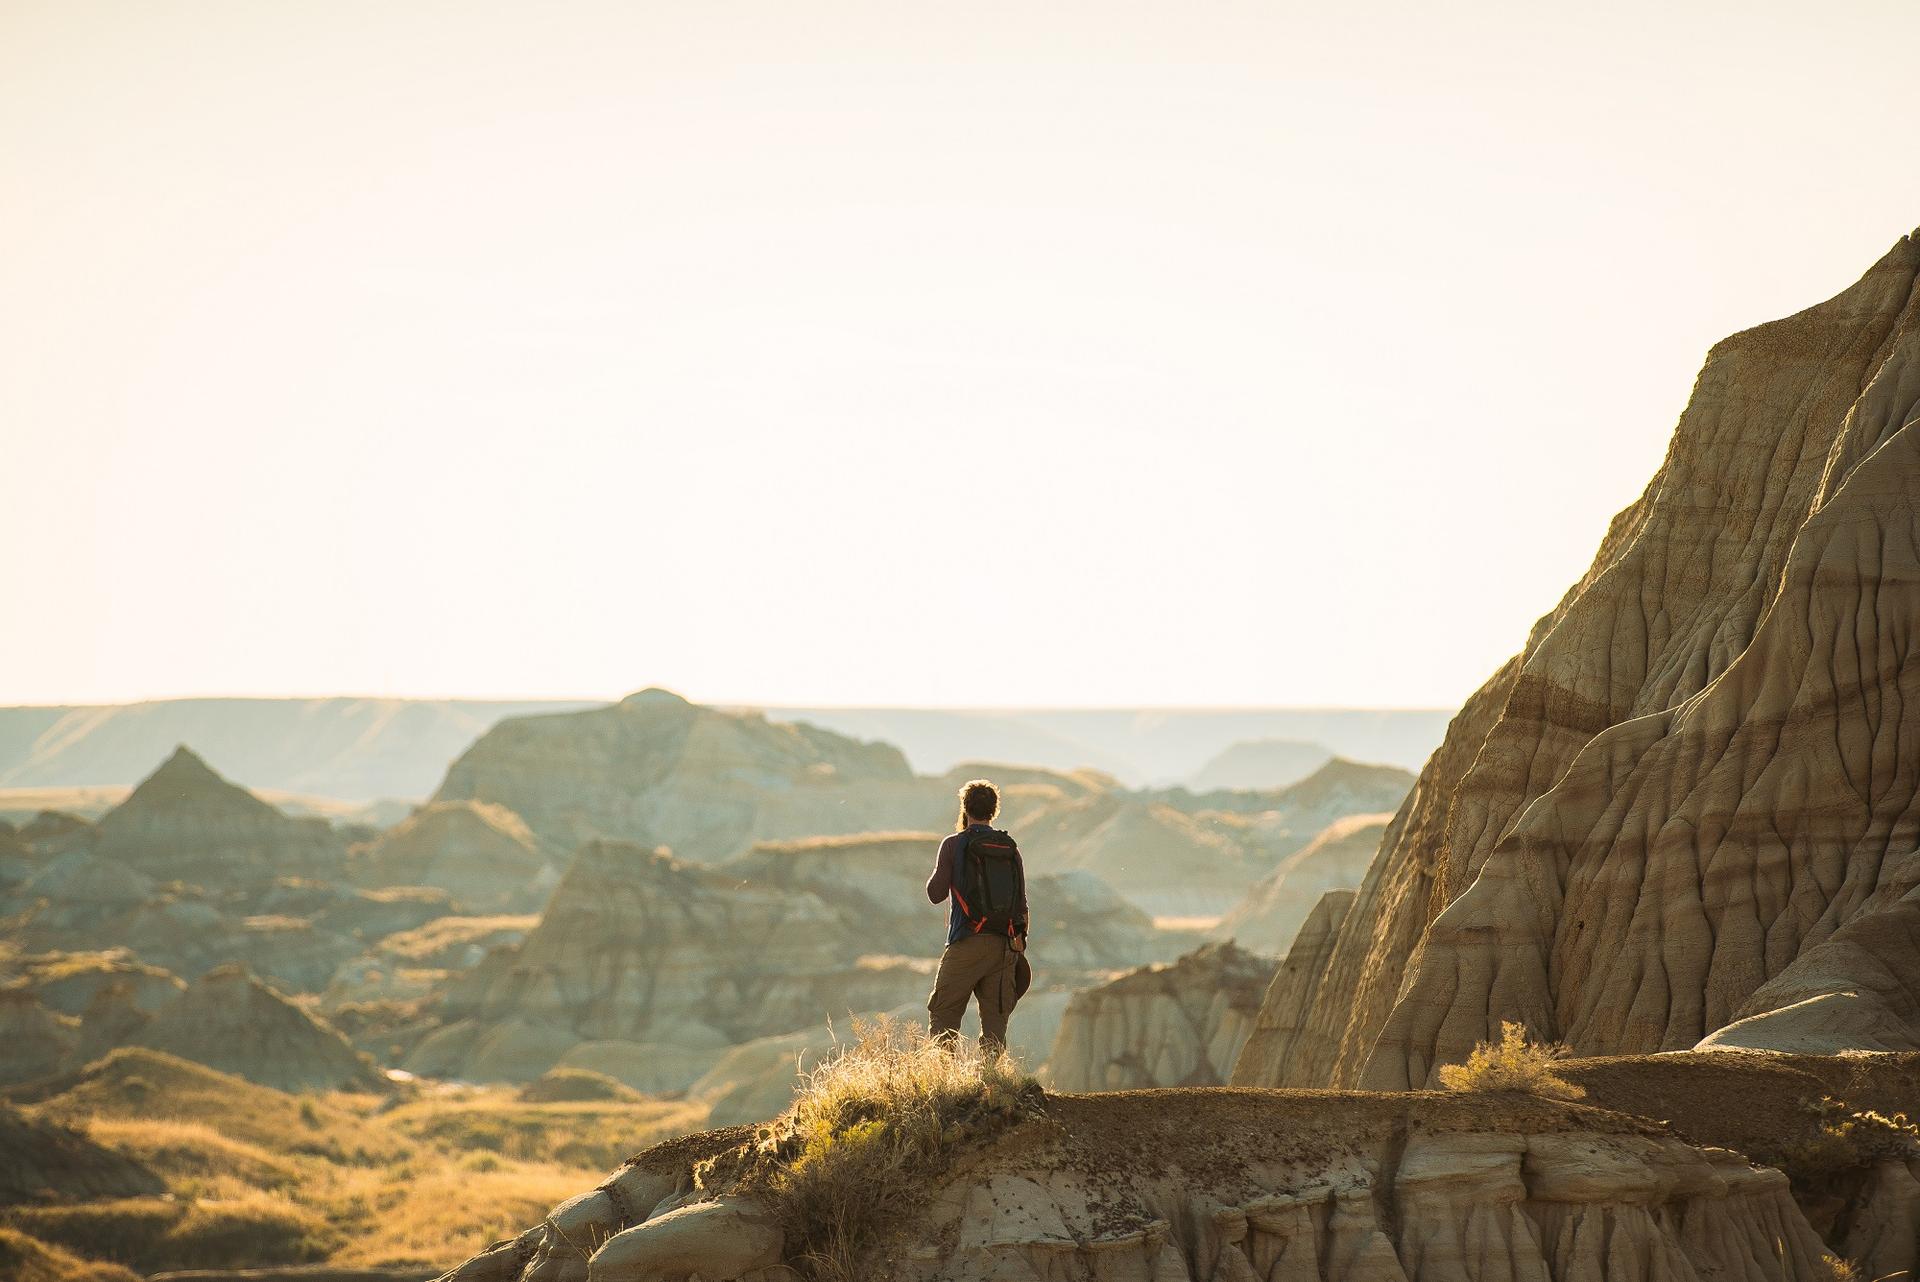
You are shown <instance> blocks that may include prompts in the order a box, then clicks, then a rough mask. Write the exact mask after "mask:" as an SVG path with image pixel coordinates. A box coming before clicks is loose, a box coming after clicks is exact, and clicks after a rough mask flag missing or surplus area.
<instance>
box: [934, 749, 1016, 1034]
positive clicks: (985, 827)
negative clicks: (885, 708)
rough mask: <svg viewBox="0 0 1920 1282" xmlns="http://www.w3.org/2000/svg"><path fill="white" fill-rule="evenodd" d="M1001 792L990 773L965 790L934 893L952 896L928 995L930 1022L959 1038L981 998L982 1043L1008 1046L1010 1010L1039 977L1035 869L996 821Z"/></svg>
mask: <svg viewBox="0 0 1920 1282" xmlns="http://www.w3.org/2000/svg"><path fill="white" fill-rule="evenodd" d="M999 813H1000V794H999V792H998V791H997V790H996V789H995V788H994V786H993V785H992V784H990V783H988V782H987V781H986V780H985V779H975V780H972V781H971V782H969V783H967V784H966V785H965V786H963V787H962V788H961V789H960V818H959V821H958V822H957V823H956V824H955V825H954V829H955V831H954V832H953V834H952V835H951V836H949V837H948V838H947V839H946V840H945V841H942V842H941V843H940V853H939V855H937V856H936V857H935V859H934V863H933V875H932V876H931V877H929V878H927V898H928V899H930V900H932V901H933V902H934V903H936V904H937V903H939V902H940V901H941V900H943V899H948V898H951V899H952V901H953V902H952V905H951V906H950V907H949V908H948V910H947V947H946V951H945V952H943V953H941V954H940V970H939V972H938V973H937V974H936V975H935V976H934V978H933V993H932V995H931V996H929V997H928V998H927V1015H928V1028H929V1031H930V1032H931V1033H932V1034H933V1036H934V1037H935V1038H936V1039H938V1040H940V1041H944V1042H946V1043H948V1044H949V1045H951V1044H952V1043H953V1042H954V1040H955V1039H957V1038H958V1037H959V1035H960V1021H961V1019H962V1018H963V1017H964V1016H965V1015H966V1013H967V998H968V997H969V996H972V997H977V998H978V999H979V1000H980V1045H981V1049H983V1050H985V1051H986V1052H987V1053H988V1054H999V1053H1000V1052H1002V1051H1004V1050H1006V1048H1007V1017H1008V1016H1009V1015H1011V1014H1012V1013H1013V1008H1014V1004H1015V1003H1017V1002H1018V1001H1019V1000H1020V997H1021V994H1023V993H1025V992H1026V991H1027V986H1028V985H1029V984H1031V983H1032V982H1033V970H1032V968H1031V967H1030V966H1029V965H1028V964H1027V959H1026V951H1027V876H1026V869H1025V868H1024V866H1023V865H1022V863H1021V860H1020V847H1019V846H1017V845H1015V844H1014V840H1013V838H1012V837H1010V836H1008V835H1007V834H1006V833H1004V832H1002V831H1000V830H999V829H997V828H995V827H994V826H993V817H994V816H995V815H997V814H999Z"/></svg>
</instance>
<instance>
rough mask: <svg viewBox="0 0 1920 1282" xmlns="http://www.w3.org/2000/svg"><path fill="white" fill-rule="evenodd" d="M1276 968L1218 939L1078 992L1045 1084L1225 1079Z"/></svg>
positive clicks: (1106, 1086)
mask: <svg viewBox="0 0 1920 1282" xmlns="http://www.w3.org/2000/svg"><path fill="white" fill-rule="evenodd" d="M1273 968H1274V962H1273V960H1272V959H1271V958H1268V957H1260V956H1256V955H1254V954H1253V953H1250V952H1247V951H1246V950H1245V949H1243V948H1240V947H1237V946H1236V945H1235V944H1233V943H1232V942H1224V943H1214V944H1208V945H1206V946H1205V947H1203V948H1200V949H1197V950H1196V951H1194V952H1191V953H1188V954H1187V955H1186V956H1185V957H1182V958H1180V960H1178V961H1176V962H1172V963H1170V964H1167V965H1162V966H1145V967H1142V968H1140V969H1139V970H1136V971H1133V972H1131V973H1130V974H1126V975H1122V976H1121V977H1120V978H1118V979H1116V980H1113V981H1112V982H1110V983H1106V984H1102V985H1100V986H1098V987H1096V988H1089V989H1085V990H1083V991H1081V992H1078V993H1075V994H1074V996H1073V998H1072V1000H1071V1001H1070V1002H1069V1003H1068V1004H1067V1012H1066V1016H1065V1018H1064V1019H1062V1021H1061V1023H1060V1031H1059V1033H1058V1034H1057V1035H1056V1036H1055V1039H1054V1043H1053V1050H1052V1053H1051V1054H1049V1055H1048V1056H1047V1062H1046V1065H1045V1067H1044V1068H1042V1069H1041V1072H1040V1080H1041V1081H1043V1082H1045V1083H1046V1084H1047V1085H1048V1086H1049V1087H1051V1088H1052V1089H1054V1090H1062V1091H1118V1090H1131V1089H1137V1088H1141V1087H1149V1086H1219V1085H1222V1084H1223V1083H1225V1082H1226V1080H1227V1075H1228V1074H1229V1073H1230V1072H1231V1071H1232V1069H1233V1062H1234V1059H1235V1057H1236V1056H1238V1055H1239V1053H1240V1046H1241V1044H1242V1043H1243V1042H1245V1041H1246V1040H1247V1034H1248V1033H1249V1032H1251V1031H1252V1029H1253V1020H1254V1016H1255V1015H1257V1014H1258V1013H1259V1010H1260V998H1261V995H1262V994H1264V993H1265V992H1266V990H1267V984H1268V981H1270V980H1271V979H1272V978H1273Z"/></svg>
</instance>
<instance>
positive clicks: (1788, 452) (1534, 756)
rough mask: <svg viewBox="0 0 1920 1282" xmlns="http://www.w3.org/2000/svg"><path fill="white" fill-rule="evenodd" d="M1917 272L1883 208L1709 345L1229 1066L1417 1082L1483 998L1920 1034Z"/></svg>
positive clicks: (1799, 1034) (1918, 249)
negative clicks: (1745, 326)
mask: <svg viewBox="0 0 1920 1282" xmlns="http://www.w3.org/2000/svg"><path fill="white" fill-rule="evenodd" d="M1916 274H1920V240H1916V239H1915V238H1914V237H1908V238H1906V239H1903V240H1902V241H1900V243H1899V244H1897V245H1896V246H1895V247H1894V248H1893V250H1892V251H1891V252H1889V253H1888V254H1887V256H1886V257H1885V258H1883V259H1882V260H1881V261H1880V262H1879V263H1878V264H1876V265H1875V266H1874V267H1873V268H1872V270H1870V271H1869V272H1868V273H1867V274H1866V275H1865V276H1864V277H1863V278H1862V279H1861V280H1860V281H1859V282H1858V283H1857V284H1855V285H1854V286H1853V287H1851V288H1850V289H1848V290H1846V291H1845V292H1843V293H1842V294H1840V295H1838V296H1837V297H1835V298H1833V299H1831V300H1829V301H1828V302H1825V303H1822V304H1820V305H1818V306H1816V307H1813V308H1810V309H1808V310H1807V311H1804V312H1801V313H1799V314H1797V315H1795V316H1792V317H1789V318H1787V319H1785V320H1781V321H1777V322H1774V323H1772V324H1767V325H1762V326H1759V327H1758V328H1755V329H1752V330H1747V331H1745V332H1743V333H1740V334H1736V335H1734V336H1732V337H1731V338H1728V339H1726V340H1724V341H1722V342H1721V343H1719V344H1718V345H1716V346H1715V347H1714V349H1713V351H1712V352H1711V353H1710V354H1709V355H1708V358H1707V362H1706V365H1705V367H1704V368H1703V369H1702V370H1701V372H1700V376H1699V379H1698V381H1697V383H1696V385H1695V387H1694V392H1693V397H1692V400H1691V401H1690V403H1689V404H1688V406H1687V409H1686V412H1685V413H1684V414H1683V415H1682V417H1681V420H1680V423H1679V426H1678V427H1677V429H1676V430H1675V433H1674V437H1673V441H1672V445H1671V447H1670V449H1669V451H1668V455H1667V458H1666V460H1665V462H1664V463H1663V464H1662V466H1661V468H1660V470H1659V472H1658V473H1657V474H1656V475H1655V476H1654V478H1653V480H1652V482H1651V483H1650V484H1649V485H1648V487H1647V490H1646V492H1645V494H1643V495H1642V496H1641V498H1640V499H1639V500H1638V501H1637V502H1636V503H1634V504H1633V505H1632V506H1631V507H1629V508H1628V509H1627V510H1625V511H1624V512H1622V513H1621V514H1620V515H1619V516H1617V517H1616V518H1615V519H1614V521H1613V524H1612V526H1611V528H1610V529H1609V530H1608V532H1607V535H1606V537H1605V539H1604V540H1603V541H1602V544H1601V548H1600V551H1599V554H1598V556H1597V557H1596V558H1595V560H1594V563H1593V566H1592V568H1591V569H1590V570H1589V571H1588V572H1587V574H1586V575H1585V576H1584V577H1583V578H1582V579H1581V580H1580V581H1579V582H1578V583H1576V584H1575V585H1574V586H1573V587H1572V588H1571V589H1570V590H1569V591H1568V593H1567V594H1566V596H1565V597H1564V598H1563V599H1562V600H1561V602H1560V603H1559V605H1558V606H1556V607H1555V608H1554V609H1553V610H1552V611H1551V612H1550V613H1549V614H1547V615H1546V616H1545V617H1544V618H1542V619H1541V620H1540V622H1539V623H1538V624H1536V625H1535V627H1534V629H1533V633H1532V635H1531V636H1530V637H1529V638H1528V640H1527V643H1526V646H1525V647H1524V648H1523V649H1522V651H1521V652H1520V654H1518V655H1516V656H1515V657H1514V658H1513V659H1511V660H1510V661H1509V662H1508V663H1507V664H1505V665H1504V666H1503V667H1502V668H1501V669H1500V670H1499V671H1498V672H1497V673H1495V674H1494V676H1493V677H1492V679H1490V680H1489V681H1488V683H1487V684H1486V685H1485V686H1483V687H1482V688H1481V690H1480V691H1479V692H1477V693H1476V694H1475V695H1474V696H1473V698H1472V699H1470V700H1469V701H1468V703H1467V704H1466V706H1465V707H1464V708H1463V709H1462V710H1461V712H1460V714H1459V715H1458V716H1457V717H1456V718H1455V720H1454V722H1453V724H1452V726H1451V727H1450V728H1449V731H1448V734H1447V737H1446V740H1445V742H1444V743H1443V744H1442V746H1441V748H1440V749H1439V750H1438V751H1437V752H1436V753H1435V754H1434V756H1433V757H1432V758H1431V759H1430V760H1429V761H1428V763H1427V765H1426V768H1425V769H1424V770H1423V771H1422V772H1421V775H1420V779H1419V782H1418V783H1417V784H1416V785H1415V788H1414V791H1413V793H1412V795H1411V796H1410V797H1409V799H1408V801H1407V802H1406V804H1405V805H1403V806H1402V807H1401V809H1400V811H1399V812H1398V814H1397V815H1396V816H1395V818H1394V821H1393V823H1392V825H1391V826H1390V827H1389V829H1388V831H1387V834H1386V836H1385V838H1384V840H1383V842H1382V845H1381V849H1380V853H1379V855H1378V857H1377V858H1376V859H1375V861H1374V863H1373V864H1372V866H1371V867H1370V868H1369V870H1368V872H1367V876H1366V879H1365V880H1364V881H1363V882H1362V884H1361V886H1360V889H1359V893H1358V895H1357V897H1356V899H1355V901H1354V903H1353V906H1352V908H1351V909H1350V911H1349V912H1348V913H1347V915H1346V917H1345V919H1344V920H1343V921H1342V923H1341V924H1340V926H1339V928H1338V931H1337V933H1336V936H1335V938H1334V940H1333V941H1332V946H1331V947H1330V948H1328V949H1327V950H1326V951H1325V956H1324V960H1323V964H1322V966H1321V968H1320V973H1319V974H1318V975H1317V976H1316V977H1315V978H1314V980H1313V982H1310V983H1302V982H1299V981H1298V978H1297V977H1292V978H1289V977H1287V976H1286V975H1285V972H1284V971H1283V974H1282V977H1281V978H1279V979H1276V982H1275V987H1274V988H1273V990H1272V991H1271V992H1270V993H1269V997H1268V1000H1267V1003H1266V1006H1265V1009H1264V1010H1263V1012H1262V1015H1261V1018H1260V1024H1261V1030H1268V1031H1278V1030H1286V1036H1285V1037H1270V1036H1263V1035H1262V1031H1261V1030H1256V1033H1255V1036H1254V1037H1253V1038H1252V1039H1251V1040H1250V1042H1249V1044H1248V1048H1247V1050H1246V1051H1245V1052H1243V1054H1242V1058H1241V1062H1240V1063H1239V1065H1237V1067H1236V1071H1235V1080H1236V1081H1241V1082H1247V1083H1262V1084H1274V1085H1285V1084H1297V1085H1366V1086H1369V1087H1377V1088H1399V1087H1407V1086H1419V1085H1422V1084H1427V1083H1431V1082H1432V1081H1433V1080H1434V1077H1435V1074H1436V1071H1437V1069H1438V1068H1439V1067H1440V1066H1441V1065H1443V1064H1446V1063H1450V1062H1459V1061H1461V1060H1463V1059H1465V1057H1466V1056H1467V1054H1468V1053H1469V1052H1470V1051H1471V1049H1472V1048H1473V1046H1474V1044H1475V1043H1476V1042H1479V1041H1481V1040H1484V1039H1487V1038H1488V1037H1490V1036H1493V1035H1497V1032H1498V1029H1499V1025H1500V1023H1501V1021H1503V1020H1517V1021H1520V1022H1522V1023H1524V1024H1525V1025H1527V1026H1528V1028H1529V1029H1530V1030H1531V1031H1532V1032H1533V1033H1534V1034H1535V1035H1536V1036H1539V1037H1543V1038H1548V1039H1554V1040H1562V1041H1566V1042H1568V1043H1570V1044H1571V1045H1572V1046H1573V1047H1574V1048H1575V1050H1576V1051H1577V1052H1579V1053H1581V1054H1633V1053H1646V1052H1654V1051H1674V1050H1684V1049H1687V1048H1689V1047H1692V1046H1694V1045H1696V1044H1706V1045H1720V1044H1731V1045H1737V1046H1750V1047H1751V1046H1761V1047H1774V1048H1779V1049H1796V1050H1806V1049H1813V1048H1816V1047H1818V1048H1823V1049H1828V1050H1839V1049H1847V1048H1854V1049H1863V1050H1874V1049H1907V1048H1912V1047H1913V1046H1915V1045H1920V1040H1916V1039H1917V1038H1920V1023H1916V1020H1915V1013H1916V1006H1915V1002H1914V999H1913V997H1912V995H1911V994H1910V993H1909V992H1908V990H1907V983H1908V982H1909V980H1910V977H1911V976H1912V975H1913V974H1914V973H1915V972H1914V970H1913V969H1912V968H1911V966H1909V965H1907V964H1906V961H1905V959H1908V958H1911V956H1912V945H1911V944H1910V943H1909V942H1907V941H1908V940H1909V939H1910V938H1911V934H1910V933H1909V931H1908V929H1907V926H1906V922H1907V920H1908V917H1909V915H1910V914H1911V913H1912V911H1913V908H1912V907H1911V905H1910V904H1909V903H1908V902H1907V896H1908V895H1909V894H1910V893H1911V892H1913V891H1914V890H1915V888H1916V886H1920V858H1916V850H1917V849H1920V802H1917V800H1916V791H1917V790H1920V723H1916V720H1915V713H1913V712H1910V711H1909V709H1915V708H1920V658H1916V655H1915V651H1914V644H1913V641H1914V638H1913V630H1914V627H1915V625H1916V621H1920V523H1917V522H1916V518H1915V499H1916V497H1920V290H1917V289H1916ZM1282 979H1285V980H1286V982H1285V983H1284V984H1283V983H1282Z"/></svg>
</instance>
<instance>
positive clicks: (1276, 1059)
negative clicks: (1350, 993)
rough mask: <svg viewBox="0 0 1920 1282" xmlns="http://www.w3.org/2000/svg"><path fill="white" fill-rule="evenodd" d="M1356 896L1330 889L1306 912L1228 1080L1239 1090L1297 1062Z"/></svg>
mask: <svg viewBox="0 0 1920 1282" xmlns="http://www.w3.org/2000/svg"><path fill="white" fill-rule="evenodd" d="M1356 897H1357V892H1355V891H1352V890H1329V891H1328V892H1327V893H1326V894H1324V895H1322V896H1320V902H1319V903H1317V904H1315V905H1314V906H1313V911H1312V912H1310V913H1308V914H1307V919H1306V921H1304V922H1302V923H1301V926H1300V929H1299V931H1298V932H1297V933H1296V934H1295V935H1294V937H1293V947H1291V948H1289V949H1288V950H1287V956H1286V960H1285V961H1283V962H1281V963H1280V968H1279V969H1278V970H1276V971H1275V972H1274V973H1273V979H1272V980H1271V981H1270V982H1269V983H1268V985H1267V991H1266V993H1265V994H1264V995H1263V996H1262V997H1261V1000H1260V1009H1259V1012H1258V1013H1257V1015H1256V1016H1255V1018H1254V1022H1253V1028H1252V1029H1251V1030H1250V1031H1249V1033H1248V1035H1247V1040H1246V1041H1245V1042H1244V1043H1243V1044H1242V1046H1241V1048H1240V1054H1239V1055H1238V1056H1236V1057H1235V1059H1234V1063H1233V1069H1232V1072H1231V1075H1230V1077H1229V1079H1228V1080H1229V1081H1231V1082H1232V1083H1233V1084H1234V1085H1235V1086H1259V1085H1262V1084H1263V1083H1262V1081H1261V1078H1262V1077H1263V1076H1265V1075H1266V1074H1268V1073H1269V1072H1271V1071H1272V1070H1271V1068H1270V1066H1271V1065H1276V1064H1277V1065H1286V1064H1291V1063H1292V1062H1293V1056H1294V1054H1295V1043H1296V1040H1297V1039H1298V1038H1299V1036H1300V1034H1301V1031H1302V1026H1301V1020H1302V1016H1303V1014H1304V1013H1305V1012H1307V1011H1310V1010H1313V1009H1314V1008H1315V1006H1316V1004H1317V1003H1318V1001H1319V999H1320V986H1321V984H1322V983H1324V982H1325V981H1326V978H1327V975H1328V973H1329V963H1330V961H1331V959H1332V957H1333V948H1334V942H1335V940H1337V939H1338V938H1339V936H1340V927H1341V925H1342V924H1343V923H1345V921H1346V919H1347V914H1348V912H1349V911H1351V910H1352V908H1353V904H1354V900H1355V898H1356Z"/></svg>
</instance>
